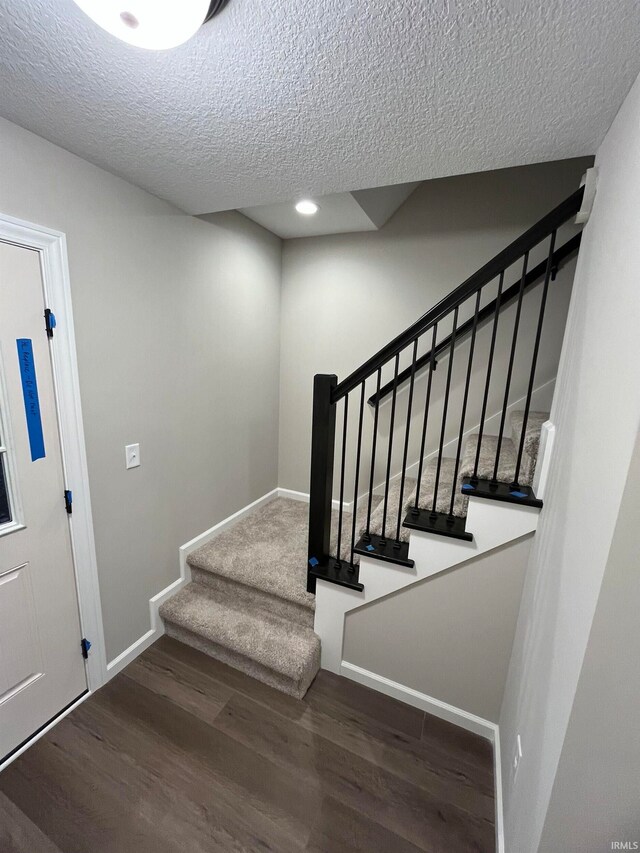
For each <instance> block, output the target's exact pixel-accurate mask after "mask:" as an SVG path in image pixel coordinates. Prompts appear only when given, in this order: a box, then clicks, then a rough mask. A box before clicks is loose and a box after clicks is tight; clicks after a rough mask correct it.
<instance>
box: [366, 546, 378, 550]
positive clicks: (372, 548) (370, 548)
mask: <svg viewBox="0 0 640 853" xmlns="http://www.w3.org/2000/svg"><path fill="white" fill-rule="evenodd" d="M375 550H376V549H375V548H374V547H373V545H367V551H375Z"/></svg>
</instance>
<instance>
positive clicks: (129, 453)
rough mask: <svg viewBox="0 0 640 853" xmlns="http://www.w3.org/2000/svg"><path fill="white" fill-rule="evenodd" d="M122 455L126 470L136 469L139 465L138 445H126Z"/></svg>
mask: <svg viewBox="0 0 640 853" xmlns="http://www.w3.org/2000/svg"><path fill="white" fill-rule="evenodd" d="M124 454H125V461H126V465H127V468H137V467H138V465H139V464H140V445H139V444H127V446H126V447H125V449H124Z"/></svg>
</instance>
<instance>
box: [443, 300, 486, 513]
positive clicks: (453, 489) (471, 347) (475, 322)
mask: <svg viewBox="0 0 640 853" xmlns="http://www.w3.org/2000/svg"><path fill="white" fill-rule="evenodd" d="M481 293H482V288H480V290H479V291H478V293H477V295H476V307H475V312H474V315H473V326H472V329H471V343H470V344H469V364H468V365H467V380H466V383H465V386H464V397H463V399H462V414H461V417H460V432H459V433H458V446H457V447H456V464H455V467H454V469H453V483H452V487H451V503H450V505H449V516H450V517H451V516H453V507H454V504H455V502H456V483H457V480H458V470H459V468H460V450H461V448H462V436H463V435H464V421H465V418H466V416H467V402H468V400H469V385H470V383H471V369H472V367H473V352H474V349H475V346H476V331H477V328H478V311H479V309H480V295H481Z"/></svg>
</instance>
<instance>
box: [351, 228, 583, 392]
mask: <svg viewBox="0 0 640 853" xmlns="http://www.w3.org/2000/svg"><path fill="white" fill-rule="evenodd" d="M581 237H582V234H581V233H580V234H574V236H573V237H571V238H570V239H569V240H567V242H566V243H564V244H563V245H562V246H560V248H559V249H556V251H555V252H554V253H553V259H552V270H553V271H554V274H553V277H554V278H555V273H556V272H557V270H558V269H559V268H560V266H561V265H562V264H563V263H564V262H565V261H566V260H567V259H568V258H570V257H571V256H572V255H574V254H576V253H577V251H578V249H579V248H580V239H581ZM546 269H547V259H546V258H545V260H544V261H541V262H540V263H539V264H537V266H535V267H533V269H531V270H529V272H528V273H527V275H526V278H525V282H524V289H525V291H527V290H529V289H530V288H531V287H533V285H534V284H538V283H539V282H540V281H542V280H543V279H544V276H545V272H546ZM520 283H521V282H520V278H519V277H518V281H516V282H515V283H514V284H512V285H511V287H509V288H507V290H505V291H504V293H502V295H501V298H500V305H499V310H500V311H503V310H504V309H505V308H506V307H507V306H509V305H511V303H512V302H513V301H514V300H515V299H517V298H518V294H519V293H520ZM497 302H498V300H497V299H494V300H493V301H492V302H489V303H488V304H487V305H485V306H484V308H481V309H480V311H479V312H478V317H477V323H478V328H479V329H480V328H482V327H483V326H484V325H486V323H487V322H489V321H490V320H492V319H493V317H494V314H495V309H496V307H497ZM474 320H475V317H471V318H470V319H469V320H467V321H466V322H464V323H462V325H461V326H459V327H458V330H457V332H456V340H457V341H458V343H459V342H460V341H461V340H463V339H464V338H465V337H466V336H467V334H469V332H471V331H472V329H473V324H474ZM450 343H451V335H448V336H447V337H446V338H443V339H442V340H441V341H440V343H438V344H437V345H436V347H435V350H434V353H433V357H434V359H436V358H437V357H438V356H439V355H440V353H442V352H445V351H446V350H448V349H449V345H450ZM430 361H431V350H429V352H426V353H425V354H424V355H421V356H420V358H418V359H417V360H416V363H415V368H414V365H413V364H411V365H409V367H406V368H405V369H404V370H401V371H400V373H399V374H398V386H400V385H402V383H403V382H406V381H407V379H409V378H410V377H411V372H412V369H415V371H418V370H420V369H421V368H423V367H425V366H426V365H427V364H429V363H430ZM338 387H339V386H338ZM392 387H393V382H387V383H386V384H385V385H383V386H382V388H380V390H379V391H376V393H375V394H372V395H371V396H370V397H369V399H368V400H367V403H368V404H369V405H370V406H373V405H375V403H376V400H377V401H380V400H383V399H384V398H385V397H386V396H387V395H388V394H389V393H390V392H391V389H392Z"/></svg>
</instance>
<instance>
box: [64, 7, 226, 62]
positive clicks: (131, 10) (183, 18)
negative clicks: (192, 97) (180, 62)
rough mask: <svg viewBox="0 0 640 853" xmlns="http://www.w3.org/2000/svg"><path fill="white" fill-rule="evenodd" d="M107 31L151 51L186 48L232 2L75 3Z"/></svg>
mask: <svg viewBox="0 0 640 853" xmlns="http://www.w3.org/2000/svg"><path fill="white" fill-rule="evenodd" d="M75 2H76V4H77V5H78V6H79V7H80V8H81V9H82V11H83V12H85V13H86V14H87V15H88V16H89V17H90V18H91V19H92V20H93V21H95V22H96V24H98V26H100V27H102V29H103V30H106V31H107V32H109V33H111V34H112V35H114V36H116V37H117V38H119V39H121V40H122V41H126V42H127V43H128V44H132V45H135V46H136V47H144V48H147V49H148V50H167V49H168V48H171V47H177V46H178V45H180V44H184V42H185V41H188V40H189V39H190V38H191V36H193V35H195V33H196V32H197V31H198V29H199V28H200V27H201V26H202V25H203V24H204V23H205V22H206V21H209V20H211V18H213V16H214V15H217V14H218V12H220V11H222V9H224V7H225V6H226V5H227V3H228V2H229V0H75Z"/></svg>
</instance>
